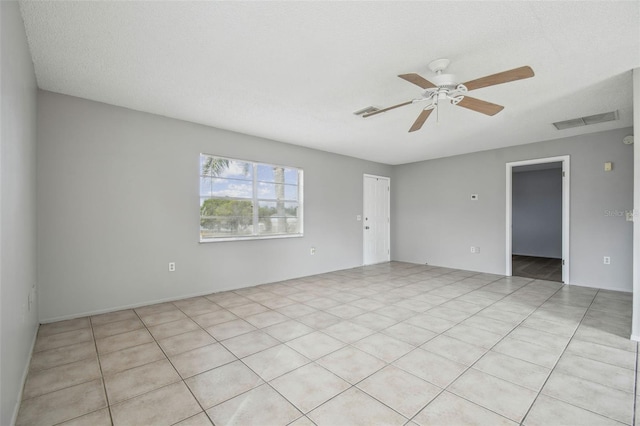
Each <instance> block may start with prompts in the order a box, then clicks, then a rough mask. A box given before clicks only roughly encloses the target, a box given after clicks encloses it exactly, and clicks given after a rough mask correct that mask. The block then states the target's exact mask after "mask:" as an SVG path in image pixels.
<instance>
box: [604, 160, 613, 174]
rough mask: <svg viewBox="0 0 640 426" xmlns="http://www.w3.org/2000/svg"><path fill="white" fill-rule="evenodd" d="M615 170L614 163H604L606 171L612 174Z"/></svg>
mask: <svg viewBox="0 0 640 426" xmlns="http://www.w3.org/2000/svg"><path fill="white" fill-rule="evenodd" d="M612 169H613V163H612V162H611V161H607V162H606V163H604V171H605V172H610V171H611V170H612Z"/></svg>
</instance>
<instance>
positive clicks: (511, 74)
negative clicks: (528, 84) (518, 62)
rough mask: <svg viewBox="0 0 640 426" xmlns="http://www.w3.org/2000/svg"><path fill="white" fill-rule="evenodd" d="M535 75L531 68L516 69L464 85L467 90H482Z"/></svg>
mask: <svg viewBox="0 0 640 426" xmlns="http://www.w3.org/2000/svg"><path fill="white" fill-rule="evenodd" d="M534 75H535V74H534V73H533V70H532V69H531V67H529V66H524V67H520V68H514V69H512V70H509V71H503V72H499V73H497V74H492V75H488V76H486V77H482V78H478V79H475V80H471V81H468V82H466V83H464V85H465V86H466V87H467V90H475V89H480V88H482V87H487V86H494V85H496V84H502V83H508V82H510V81H516V80H522V79H524V78H530V77H533V76H534Z"/></svg>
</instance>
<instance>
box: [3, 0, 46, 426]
mask: <svg viewBox="0 0 640 426" xmlns="http://www.w3.org/2000/svg"><path fill="white" fill-rule="evenodd" d="M0 39H1V40H2V41H1V46H0V67H1V68H0V69H2V78H1V83H0V93H1V95H2V107H1V111H0V127H1V128H2V131H1V135H0V144H1V150H0V170H1V171H0V301H1V302H0V303H1V319H0V322H1V324H2V326H1V331H0V336H1V337H0V395H1V400H2V401H1V405H0V424H3V425H9V424H11V422H12V418H14V416H15V414H16V412H17V403H18V400H19V398H20V392H21V389H22V384H23V380H24V377H25V374H26V369H27V367H28V363H29V356H30V351H31V347H32V344H33V339H34V338H35V333H36V330H37V326H38V322H37V316H36V307H35V306H32V308H31V310H29V309H28V304H27V299H28V295H29V292H30V291H31V289H32V288H35V286H36V268H35V265H36V208H35V202H36V179H35V174H36V167H35V166H36V93H37V92H36V80H35V74H34V70H33V64H32V62H31V55H30V53H29V48H28V46H27V40H26V35H25V32H24V24H23V23H22V17H21V15H20V10H19V7H18V3H17V2H14V1H1V2H0Z"/></svg>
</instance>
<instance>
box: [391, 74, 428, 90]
mask: <svg viewBox="0 0 640 426" xmlns="http://www.w3.org/2000/svg"><path fill="white" fill-rule="evenodd" d="M398 77H400V78H401V79H403V80H407V81H408V82H409V83H413V84H415V85H416V86H419V87H422V88H423V89H433V88H434V87H436V85H435V84H433V83H432V82H430V81H429V80H427V79H426V78H424V77H422V76H419V75H418V74H416V73H411V74H400V75H399V76H398Z"/></svg>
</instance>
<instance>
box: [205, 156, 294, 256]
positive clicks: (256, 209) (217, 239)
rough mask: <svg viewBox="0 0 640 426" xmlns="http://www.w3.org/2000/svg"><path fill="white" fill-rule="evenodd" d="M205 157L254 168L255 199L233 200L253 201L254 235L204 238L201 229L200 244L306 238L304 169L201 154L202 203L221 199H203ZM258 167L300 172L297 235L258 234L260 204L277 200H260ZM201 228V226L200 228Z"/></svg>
mask: <svg viewBox="0 0 640 426" xmlns="http://www.w3.org/2000/svg"><path fill="white" fill-rule="evenodd" d="M203 156H204V157H213V158H221V159H224V160H229V161H239V162H242V163H248V164H250V165H251V167H252V168H253V173H252V176H253V179H252V195H253V197H252V198H251V199H248V198H231V199H234V200H251V202H252V204H253V206H254V207H253V220H252V223H253V229H254V231H253V233H252V234H250V235H236V236H224V237H214V238H202V232H201V229H199V232H198V233H199V235H200V237H199V238H200V243H217V242H223V241H247V240H269V239H281V238H300V237H303V236H304V208H303V206H304V197H303V195H304V171H303V169H302V168H300V167H295V166H284V165H280V164H271V163H263V162H259V161H252V160H243V159H239V158H230V157H224V156H221V155H214V154H207V153H200V155H199V156H198V187H199V191H198V201H199V202H200V201H201V200H202V199H203V198H209V199H212V198H213V199H215V198H219V197H202V196H201V195H200V194H201V188H200V184H201V178H202V177H203V175H202V170H201V164H202V162H201V160H202V158H203ZM258 166H268V167H282V168H285V169H294V170H297V172H298V222H299V226H298V231H299V232H297V233H289V234H264V235H262V234H259V233H257V232H256V229H259V226H256V225H257V224H258V223H259V214H258V212H259V202H260V201H263V202H265V201H266V202H272V201H275V200H272V199H267V198H260V197H258V173H257V170H258ZM217 179H224V178H217ZM198 211H200V207H199V208H198ZM198 216H199V217H200V219H199V221H198V223H200V220H202V216H200V214H198ZM199 228H200V226H199Z"/></svg>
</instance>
